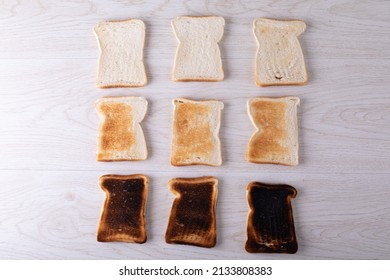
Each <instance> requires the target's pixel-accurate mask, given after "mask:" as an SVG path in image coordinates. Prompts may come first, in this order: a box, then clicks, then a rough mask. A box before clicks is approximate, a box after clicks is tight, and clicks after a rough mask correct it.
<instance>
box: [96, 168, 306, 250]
mask: <svg viewBox="0 0 390 280" xmlns="http://www.w3.org/2000/svg"><path fill="white" fill-rule="evenodd" d="M99 184H100V187H101V188H102V189H103V190H104V191H105V193H106V200H105V203H104V206H103V210H102V214H101V218H100V223H99V228H98V235H97V238H98V241H100V242H113V241H119V242H131V243H145V242H146V240H147V236H146V226H145V224H146V222H145V208H146V207H145V206H146V201H147V195H148V177H146V176H145V175H141V174H136V175H104V176H102V177H100V179H99ZM168 184H169V189H170V190H171V192H172V193H173V194H174V195H175V199H174V201H173V204H172V208H171V213H170V216H169V221H168V226H167V230H166V233H165V241H166V242H167V243H169V244H184V245H193V246H199V247H206V248H211V247H214V246H215V245H216V241H217V230H216V204H217V196H218V189H217V184H218V180H217V178H215V177H212V176H208V177H198V178H174V179H172V180H170V181H169V183H168ZM296 193H297V192H296V190H295V188H294V187H292V186H289V185H269V184H264V183H260V182H251V183H249V184H248V185H247V199H248V204H249V213H248V221H247V241H246V244H245V250H246V251H247V252H250V253H290V254H293V253H295V252H296V251H297V249H298V245H297V241H296V236H295V229H294V220H293V212H292V207H291V199H292V198H294V197H295V196H296Z"/></svg>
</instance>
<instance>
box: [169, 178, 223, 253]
mask: <svg viewBox="0 0 390 280" xmlns="http://www.w3.org/2000/svg"><path fill="white" fill-rule="evenodd" d="M217 184H218V180H217V179H216V178H214V177H199V178H175V179H172V180H171V181H169V188H170V190H171V191H172V192H173V193H174V194H175V196H176V198H175V200H174V201H173V205H172V209H171V215H170V217H169V222H168V227H167V231H166V234H165V241H166V242H167V243H176V244H186V245H194V246H200V247H207V248H210V247H214V246H215V244H216V222H215V207H216V203H217V195H218V190H217Z"/></svg>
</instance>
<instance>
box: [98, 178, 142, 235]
mask: <svg viewBox="0 0 390 280" xmlns="http://www.w3.org/2000/svg"><path fill="white" fill-rule="evenodd" d="M99 185H100V187H101V188H102V189H103V190H104V192H105V193H106V200H105V202H104V205H103V209H102V214H101V218H100V224H99V229H98V234H97V240H98V241H100V242H113V241H120V242H135V243H144V242H146V229H145V205H146V199H147V195H148V178H147V177H146V176H144V175H139V174H137V175H104V176H101V177H100V179H99Z"/></svg>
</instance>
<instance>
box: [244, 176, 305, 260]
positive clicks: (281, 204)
mask: <svg viewBox="0 0 390 280" xmlns="http://www.w3.org/2000/svg"><path fill="white" fill-rule="evenodd" d="M296 194H297V191H296V189H295V188H293V187H292V186H289V185H268V184H263V183H259V182H251V183H249V184H248V186H247V198H248V203H249V214H248V225H247V235H248V239H247V242H246V244H245V249H246V251H248V252H249V253H289V254H294V253H296V252H297V250H298V244H297V240H296V237H295V228H294V219H293V212H292V207H291V199H292V198H294V197H295V196H296Z"/></svg>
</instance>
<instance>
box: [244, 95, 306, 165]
mask: <svg viewBox="0 0 390 280" xmlns="http://www.w3.org/2000/svg"><path fill="white" fill-rule="evenodd" d="M298 105H299V98H298V97H293V96H291V97H280V98H270V97H256V98H252V99H250V100H249V101H248V114H249V117H250V119H251V121H252V123H253V125H254V126H255V128H256V131H255V132H254V133H253V135H252V137H251V139H250V140H249V144H248V148H247V152H246V160H247V161H249V162H253V163H271V164H282V165H289V166H295V165H298V163H299V160H298V146H299V144H298V121H297V106H298Z"/></svg>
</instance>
